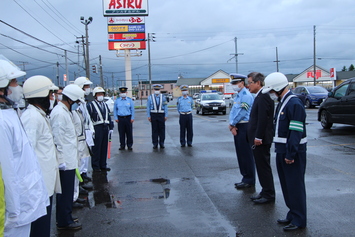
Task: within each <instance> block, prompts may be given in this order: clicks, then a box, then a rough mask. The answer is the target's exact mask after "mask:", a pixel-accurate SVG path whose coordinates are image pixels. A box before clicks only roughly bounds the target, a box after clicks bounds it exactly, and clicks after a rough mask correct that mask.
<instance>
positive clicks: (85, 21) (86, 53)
mask: <svg viewBox="0 0 355 237" xmlns="http://www.w3.org/2000/svg"><path fill="white" fill-rule="evenodd" d="M80 20H81V23H82V24H84V25H85V46H86V52H85V69H86V77H87V78H89V79H90V57H89V30H88V25H89V24H90V23H91V22H92V20H93V18H92V17H91V16H90V17H89V18H88V19H86V20H85V19H84V17H83V16H82V17H80Z"/></svg>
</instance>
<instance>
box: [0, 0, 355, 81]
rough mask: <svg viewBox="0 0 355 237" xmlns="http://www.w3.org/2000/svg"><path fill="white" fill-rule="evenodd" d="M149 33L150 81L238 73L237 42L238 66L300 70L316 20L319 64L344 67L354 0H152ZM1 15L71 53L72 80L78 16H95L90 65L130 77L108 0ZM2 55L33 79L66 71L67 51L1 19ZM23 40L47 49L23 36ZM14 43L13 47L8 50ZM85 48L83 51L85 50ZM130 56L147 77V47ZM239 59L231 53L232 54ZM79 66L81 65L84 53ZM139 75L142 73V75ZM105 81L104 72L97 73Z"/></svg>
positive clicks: (350, 57) (41, 3)
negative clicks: (116, 44) (112, 38)
mask: <svg viewBox="0 0 355 237" xmlns="http://www.w3.org/2000/svg"><path fill="white" fill-rule="evenodd" d="M148 4H149V16H148V17H146V18H145V22H146V33H155V37H156V42H154V43H153V42H152V43H151V60H152V79H153V80H176V79H177V78H178V76H179V74H181V75H182V76H183V77H185V78H206V77H208V76H209V75H211V74H212V73H214V72H216V71H218V70H219V69H222V70H224V71H225V72H227V73H232V72H236V63H235V59H234V58H233V56H234V55H232V54H234V53H235V41H234V38H235V37H237V39H238V40H237V46H238V53H239V54H240V55H239V56H238V71H239V73H242V74H248V73H249V72H251V71H260V72H262V73H264V74H266V75H267V74H269V73H271V72H274V71H276V63H275V62H274V61H275V60H276V47H277V48H278V57H279V60H280V62H279V70H280V71H281V72H283V73H286V74H287V73H294V74H297V73H301V72H302V71H303V70H305V69H306V68H308V67H309V66H311V65H313V26H314V25H315V26H316V45H317V46H316V49H317V58H320V59H319V60H317V65H319V66H321V67H323V68H324V69H326V70H329V68H331V67H335V68H336V69H337V70H338V71H339V70H341V68H342V67H343V66H346V67H349V66H350V65H351V64H355V41H354V35H355V26H354V22H355V19H354V18H355V14H354V12H355V5H354V2H353V1H351V0H341V1H335V0H328V1H323V0H322V1H321V0H272V1H271V0H250V1H245V0H222V1H221V0H219V1H217V0H149V2H148ZM0 16H1V17H0V19H1V20H2V21H4V22H6V23H7V24H10V25H11V26H13V27H16V28H18V29H20V30H22V31H24V32H26V33H28V34H30V35H32V36H34V37H36V38H38V39H40V40H43V41H45V42H48V43H51V44H53V45H56V46H58V47H60V48H63V49H66V50H68V51H71V52H72V53H71V52H69V53H68V58H69V63H71V64H72V65H70V66H69V78H70V80H74V79H75V78H74V72H75V73H76V75H78V74H80V75H82V76H84V75H85V72H84V71H83V69H82V68H81V69H80V71H79V72H78V67H77V65H75V64H73V63H77V62H78V56H77V54H75V53H74V52H77V51H78V48H77V44H76V43H75V41H76V37H77V36H81V35H85V26H84V25H83V24H82V23H81V22H80V16H84V17H85V18H86V19H87V18H88V17H89V16H92V17H93V22H92V23H91V24H89V41H90V59H91V60H90V63H91V64H98V56H99V55H101V56H102V62H103V71H104V75H105V78H109V86H111V84H112V79H111V77H112V73H113V76H114V83H115V84H116V83H117V80H124V79H125V73H124V70H125V66H124V58H123V57H116V52H115V51H109V50H108V46H107V19H106V17H104V16H103V9H102V1H100V0H96V1H92V0H91V1H84V0H71V1H69V0H1V3H0ZM0 33H1V35H0V49H1V51H0V53H1V54H3V55H5V56H6V57H8V58H9V59H10V60H12V61H13V62H14V63H16V64H17V65H19V66H20V67H21V68H23V66H25V69H26V71H27V77H29V76H32V75H36V74H42V75H46V76H48V77H50V78H51V79H52V80H53V81H54V82H55V83H56V66H55V65H56V63H57V62H59V63H60V65H61V67H60V75H61V78H62V74H64V73H65V60H64V57H63V56H62V55H64V51H63V50H60V49H57V48H54V47H50V46H48V45H45V44H44V43H41V42H39V41H37V40H34V39H32V38H30V37H28V36H26V35H24V34H22V33H20V32H18V31H16V30H14V29H13V28H11V27H9V26H7V25H5V24H3V23H0ZM9 37H11V38H9ZM14 39H16V40H20V41H23V42H26V43H28V44H30V45H33V46H36V47H38V48H41V49H44V50H46V51H43V50H40V49H37V48H33V47H31V46H29V45H25V44H23V43H20V42H17V41H15V40H14ZM9 48H10V49H9ZM80 53H82V49H81V48H80ZM142 53H143V55H142V57H132V78H133V80H138V78H139V79H140V80H148V51H147V50H143V52H142ZM232 58H233V59H232ZM80 64H81V65H82V66H83V63H82V57H80ZM137 74H138V75H137ZM91 79H92V80H93V81H94V82H95V83H99V75H98V74H96V75H95V74H94V75H92V78H91Z"/></svg>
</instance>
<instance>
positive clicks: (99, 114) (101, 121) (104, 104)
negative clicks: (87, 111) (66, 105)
mask: <svg viewBox="0 0 355 237" xmlns="http://www.w3.org/2000/svg"><path fill="white" fill-rule="evenodd" d="M102 104H103V106H105V108H106V113H105V120H104V118H103V116H102V113H101V109H100V108H99V105H98V104H97V102H96V101H95V100H94V101H93V102H92V105H93V106H94V108H95V110H96V112H97V115H98V116H99V120H98V121H93V122H92V124H93V125H94V126H95V125H98V124H105V123H106V124H110V121H109V120H108V116H109V115H108V111H109V109H108V107H107V105H106V103H104V102H102Z"/></svg>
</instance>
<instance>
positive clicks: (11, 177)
mask: <svg viewBox="0 0 355 237" xmlns="http://www.w3.org/2000/svg"><path fill="white" fill-rule="evenodd" d="M0 144H1V152H0V163H1V168H2V172H3V173H2V178H3V180H4V185H5V202H6V214H5V218H6V220H5V232H6V229H8V228H14V227H19V226H23V225H27V224H30V223H31V222H33V221H35V220H36V219H37V218H39V217H41V216H43V215H46V213H47V210H46V206H47V205H49V198H48V192H47V189H46V186H45V183H44V181H43V177H42V172H41V168H40V166H39V164H38V161H37V157H36V154H35V152H34V150H33V148H32V147H31V144H30V142H29V140H28V138H27V136H26V133H25V131H24V129H23V127H22V124H21V122H20V119H19V118H18V115H17V114H16V112H15V111H14V110H13V109H4V110H0Z"/></svg>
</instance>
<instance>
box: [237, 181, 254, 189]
mask: <svg viewBox="0 0 355 237" xmlns="http://www.w3.org/2000/svg"><path fill="white" fill-rule="evenodd" d="M253 186H254V185H252V184H247V183H243V182H241V183H239V184H237V185H236V186H235V187H236V188H237V189H244V188H251V187H253Z"/></svg>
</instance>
